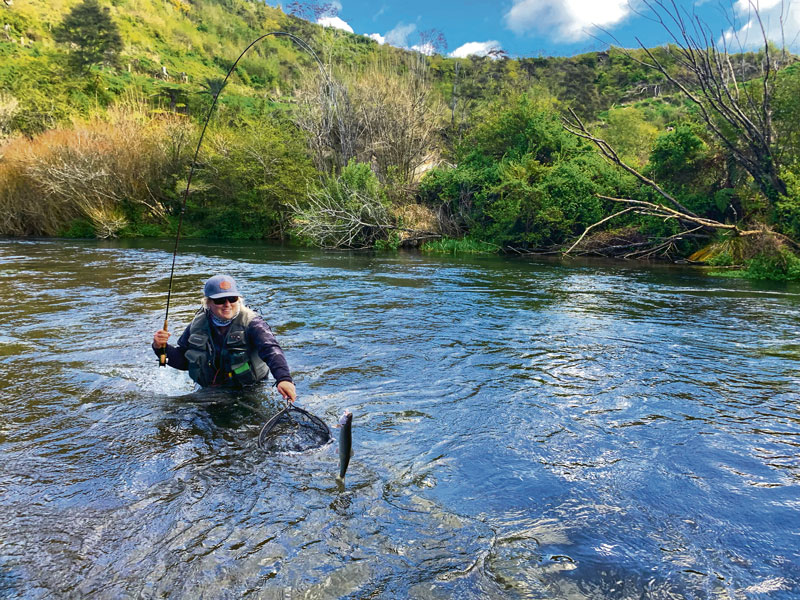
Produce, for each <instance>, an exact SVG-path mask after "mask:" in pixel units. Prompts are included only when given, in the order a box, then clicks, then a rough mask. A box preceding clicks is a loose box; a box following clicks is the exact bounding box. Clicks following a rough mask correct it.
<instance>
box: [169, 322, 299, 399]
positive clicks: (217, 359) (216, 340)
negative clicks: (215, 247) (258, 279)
mask: <svg viewBox="0 0 800 600" xmlns="http://www.w3.org/2000/svg"><path fill="white" fill-rule="evenodd" d="M245 311H247V313H249V322H247V324H246V328H245V342H246V345H247V348H248V350H250V351H251V352H253V351H254V352H255V353H257V357H258V358H259V359H260V360H262V361H264V363H266V365H267V367H269V370H270V372H272V376H273V378H274V379H275V382H276V383H280V382H281V381H292V376H291V374H290V372H289V365H288V364H287V362H286V357H285V356H284V354H283V350H281V347H280V346H279V345H278V342H277V340H276V339H275V336H274V335H273V333H272V330H271V329H270V327H269V325H268V324H267V322H266V321H264V319H263V318H262V317H261V316H260V315H258V314H254V313H252V312H251V311H249V309H247V308H243V309H242V310H241V311H240V313H239V315H237V317H236V319H239V320H240V321H241V319H242V317H243V315H244V314H247V313H246V312H245ZM201 316H205V317H206V319H200V320H202V321H204V322H205V321H207V323H208V330H209V332H210V334H211V336H210V337H211V344H210V346H211V350H210V355H209V357H208V360H209V361H210V362H211V363H212V365H213V367H212V372H211V374H210V375H209V376H207V377H198V376H197V374H196V373H195V371H196V369H194V368H193V369H191V370H190V368H189V367H190V363H189V360H187V358H186V352H187V350H190V346H191V345H190V343H189V337H190V335H191V332H192V325H189V326H188V327H187V328H186V329H185V330H184V332H183V334H182V335H181V337H180V338H179V339H178V345H177V346H172V345H170V344H167V364H168V365H169V366H171V367H173V368H175V369H179V370H181V371H190V373H192V374H193V378H194V379H195V380H196V381H197V382H198V383H200V384H201V385H222V384H230V383H232V381H231V380H230V378H229V376H228V371H227V370H228V369H230V364H228V362H229V361H228V360H226V358H225V357H226V355H227V353H226V351H225V350H226V341H227V337H228V333H229V331H230V330H231V326H230V325H228V326H225V327H220V326H217V325H214V323H213V322H212V321H211V317H210V314H209V313H208V311H204V313H202V312H199V313H198V315H197V316H196V317H195V321H197V320H198V317H201ZM236 319H234V321H236ZM195 329H196V328H195ZM153 350H154V351H155V353H156V354H157V355H160V353H161V349H159V348H153ZM214 371H218V373H215V372H214ZM264 376H266V372H264ZM205 379H208V381H205Z"/></svg>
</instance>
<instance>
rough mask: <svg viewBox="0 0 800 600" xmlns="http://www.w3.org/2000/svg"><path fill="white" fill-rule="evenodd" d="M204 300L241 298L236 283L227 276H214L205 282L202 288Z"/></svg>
mask: <svg viewBox="0 0 800 600" xmlns="http://www.w3.org/2000/svg"><path fill="white" fill-rule="evenodd" d="M203 295H204V296H205V297H206V298H225V297H226V296H241V294H240V293H239V290H238V289H237V288H236V282H235V281H234V280H233V277H230V276H229V275H214V276H213V277H212V278H211V279H209V280H208V281H206V285H205V287H204V288H203Z"/></svg>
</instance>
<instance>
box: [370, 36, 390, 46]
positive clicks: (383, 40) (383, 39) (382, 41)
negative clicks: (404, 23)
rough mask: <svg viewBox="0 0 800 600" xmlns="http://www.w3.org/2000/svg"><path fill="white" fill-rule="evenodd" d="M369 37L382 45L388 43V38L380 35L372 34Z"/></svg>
mask: <svg viewBox="0 0 800 600" xmlns="http://www.w3.org/2000/svg"><path fill="white" fill-rule="evenodd" d="M367 37H368V38H372V39H373V40H375V41H376V42H378V43H379V44H381V45H383V44H385V43H386V38H385V37H383V36H382V35H381V34H380V33H370V34H369V35H368V36H367Z"/></svg>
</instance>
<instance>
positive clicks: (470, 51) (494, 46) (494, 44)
mask: <svg viewBox="0 0 800 600" xmlns="http://www.w3.org/2000/svg"><path fill="white" fill-rule="evenodd" d="M502 49H503V48H502V46H501V45H500V42H498V41H496V40H489V41H488V42H467V43H466V44H464V45H463V46H459V47H458V48H456V49H455V50H453V51H452V52H451V53H450V54H449V56H451V57H452V58H466V57H467V56H486V55H487V54H489V52H491V51H492V50H502Z"/></svg>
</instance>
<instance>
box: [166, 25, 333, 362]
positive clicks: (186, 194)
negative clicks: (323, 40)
mask: <svg viewBox="0 0 800 600" xmlns="http://www.w3.org/2000/svg"><path fill="white" fill-rule="evenodd" d="M271 35H274V36H276V37H288V38H289V39H291V40H292V41H294V42H295V43H296V44H297V45H298V46H300V48H302V49H303V50H305V51H306V52H308V53H309V54H310V55H311V57H312V58H313V59H314V60H315V61H316V62H317V65H318V66H319V70H320V72H321V73H322V76H323V77H324V78H325V82H326V84H327V85H328V89H329V90H331V92H333V84H332V82H331V78H330V77H329V76H328V72H327V71H326V70H325V65H323V64H322V61H321V60H320V59H319V57H318V56H317V54H316V52H314V50H313V49H312V48H311V46H309V45H308V44H307V43H306V42H305V40H302V39H300V38H299V37H297V36H296V35H292V34H291V33H287V32H285V31H270V32H269V33H265V34H264V35H262V36H260V37H258V38H256V39H255V40H253V41H252V42H251V43H250V45H249V46H247V48H245V49H244V50H243V51H242V53H241V54H240V55H239V58H237V59H236V61H235V62H234V63H233V65H232V66H231V68H230V69H228V74H227V75H225V79H224V80H223V81H222V85H221V86H220V88H219V90H217V92H216V94H214V101H213V102H212V103H211V108H209V109H208V114H207V115H206V119H205V122H204V123H203V130H202V132H201V133H200V139H199V140H198V142H197V148H195V151H194V158H193V159H192V166H191V168H190V169H189V177H188V179H187V180H186V189H185V190H184V192H183V203H182V205H181V214H180V217H179V218H178V231H177V233H176V235H175V249H174V250H173V251H172V267H171V269H170V272H169V286H168V288H167V308H166V312H165V313H164V328H163V329H164V331H167V322H168V320H169V303H170V300H171V298H172V281H173V278H174V276H175V259H176V258H177V256H178V243H179V242H180V239H181V229H182V227H183V215H184V214H185V213H186V200H187V199H188V198H189V187H190V186H191V185H192V176H193V175H194V169H195V167H196V166H197V156H198V155H199V154H200V145H201V144H202V143H203V138H204V137H205V135H206V129H207V128H208V123H209V122H210V121H211V115H212V114H213V112H214V108H215V107H216V106H217V100H218V99H219V97H220V95H221V94H222V90H224V89H225V85H226V84H227V83H228V78H229V77H230V76H231V74H232V73H233V71H234V70H235V69H236V65H238V64H239V61H240V60H242V57H243V56H244V55H245V54H247V51H248V50H250V48H252V47H253V46H255V45H256V44H257V43H258V42H260V41H261V40H263V39H264V38H266V37H269V36H271ZM330 98H331V100H332V101H333V104H334V107H335V105H336V97H335V94H333V93H331V94H330ZM338 112H339V111H338V110H337V111H336V113H337V114H338ZM166 364H167V345H166V343H165V344H164V345H163V346H162V348H161V353H160V354H159V357H158V365H159V366H160V367H164V366H166Z"/></svg>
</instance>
